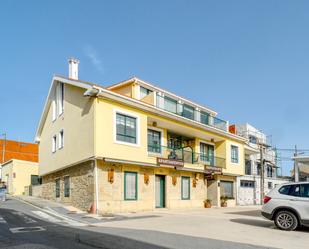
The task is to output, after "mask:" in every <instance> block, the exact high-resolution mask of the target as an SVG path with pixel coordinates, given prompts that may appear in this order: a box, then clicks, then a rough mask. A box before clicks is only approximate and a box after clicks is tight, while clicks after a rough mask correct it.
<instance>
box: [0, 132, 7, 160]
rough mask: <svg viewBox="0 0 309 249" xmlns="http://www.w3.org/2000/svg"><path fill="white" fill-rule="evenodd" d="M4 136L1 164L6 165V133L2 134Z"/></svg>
mask: <svg viewBox="0 0 309 249" xmlns="http://www.w3.org/2000/svg"><path fill="white" fill-rule="evenodd" d="M2 136H3V138H4V139H3V142H2V161H1V163H4V159H5V145H6V133H3V134H2Z"/></svg>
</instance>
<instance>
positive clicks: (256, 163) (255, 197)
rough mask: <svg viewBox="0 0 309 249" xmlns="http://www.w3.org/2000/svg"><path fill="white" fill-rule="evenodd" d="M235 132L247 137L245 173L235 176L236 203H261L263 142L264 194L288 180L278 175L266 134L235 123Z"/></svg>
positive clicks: (249, 126) (250, 126)
mask: <svg viewBox="0 0 309 249" xmlns="http://www.w3.org/2000/svg"><path fill="white" fill-rule="evenodd" d="M236 133H237V134H238V135H240V136H242V137H245V138H247V139H248V142H247V145H246V146H245V175H244V176H239V177H237V204H238V205H256V204H261V154H260V148H259V144H263V145H264V146H263V157H264V194H267V193H268V192H269V191H270V190H271V189H272V188H274V187H275V186H276V185H278V184H282V183H285V182H287V181H288V179H287V178H283V177H280V176H278V164H277V158H276V151H275V150H274V149H273V148H272V147H271V146H270V142H269V141H268V138H267V136H266V135H265V134H264V133H263V132H261V131H260V130H258V129H256V128H255V127H253V126H252V125H250V124H241V125H236Z"/></svg>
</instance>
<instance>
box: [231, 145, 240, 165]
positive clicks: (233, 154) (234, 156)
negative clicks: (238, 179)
mask: <svg viewBox="0 0 309 249" xmlns="http://www.w3.org/2000/svg"><path fill="white" fill-rule="evenodd" d="M231 161H232V163H238V162H239V155H238V146H235V145H231Z"/></svg>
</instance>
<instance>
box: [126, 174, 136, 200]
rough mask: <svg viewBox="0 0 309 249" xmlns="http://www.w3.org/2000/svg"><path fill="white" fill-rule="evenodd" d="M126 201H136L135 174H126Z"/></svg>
mask: <svg viewBox="0 0 309 249" xmlns="http://www.w3.org/2000/svg"><path fill="white" fill-rule="evenodd" d="M125 177H126V193H125V194H126V199H129V200H134V199H136V174H135V173H126V174H125Z"/></svg>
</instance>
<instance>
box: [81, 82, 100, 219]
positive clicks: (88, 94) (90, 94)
mask: <svg viewBox="0 0 309 249" xmlns="http://www.w3.org/2000/svg"><path fill="white" fill-rule="evenodd" d="M100 92H101V89H100V88H98V87H95V86H92V88H90V89H88V90H87V91H85V93H84V96H85V97H90V98H91V97H94V98H96V97H97V96H98V95H99V94H100ZM95 106H96V105H94V121H93V123H94V134H93V135H94V155H95V157H94V181H95V183H94V186H95V213H96V214H99V181H98V162H97V158H96V154H97V153H96V107H95Z"/></svg>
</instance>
